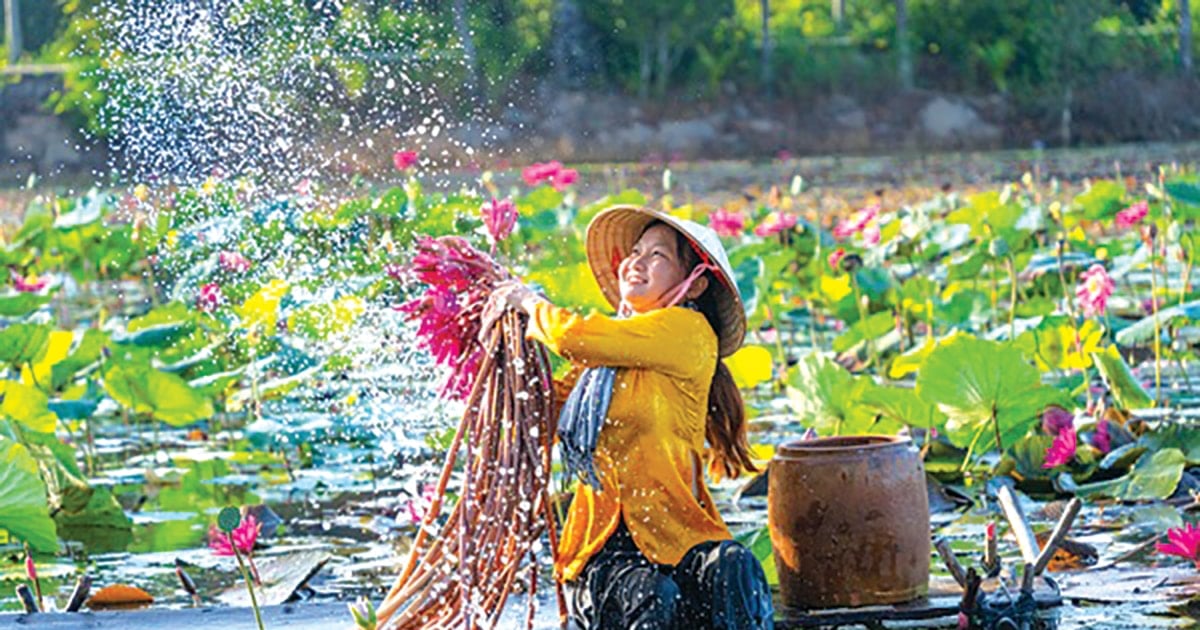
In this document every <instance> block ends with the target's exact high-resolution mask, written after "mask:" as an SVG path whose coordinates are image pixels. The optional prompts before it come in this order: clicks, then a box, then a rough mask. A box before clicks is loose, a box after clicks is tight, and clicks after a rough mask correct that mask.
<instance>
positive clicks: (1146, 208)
mask: <svg viewBox="0 0 1200 630" xmlns="http://www.w3.org/2000/svg"><path fill="white" fill-rule="evenodd" d="M1149 212H1150V204H1148V203H1146V201H1145V200H1142V201H1139V202H1137V203H1135V204H1133V205H1132V206H1129V207H1128V208H1125V209H1124V210H1122V211H1120V212H1118V213H1117V218H1116V221H1114V223H1115V224H1116V226H1117V229H1118V230H1127V229H1129V228H1131V227H1133V226H1135V225H1137V224H1139V223H1141V222H1142V219H1145V218H1146V214H1148V213H1149Z"/></svg>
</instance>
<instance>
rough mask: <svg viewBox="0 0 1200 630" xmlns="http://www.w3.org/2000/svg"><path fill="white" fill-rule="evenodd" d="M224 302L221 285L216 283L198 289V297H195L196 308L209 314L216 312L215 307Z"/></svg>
mask: <svg viewBox="0 0 1200 630" xmlns="http://www.w3.org/2000/svg"><path fill="white" fill-rule="evenodd" d="M224 302H225V295H224V294H222V293H221V285H219V284H217V283H216V282H210V283H208V284H206V285H204V286H202V287H200V295H198V296H196V308H199V309H200V310H202V311H204V312H205V313H211V312H213V311H215V310H217V307H218V306H220V305H221V304H223V303H224Z"/></svg>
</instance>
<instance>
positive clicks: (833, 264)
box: [828, 247, 846, 271]
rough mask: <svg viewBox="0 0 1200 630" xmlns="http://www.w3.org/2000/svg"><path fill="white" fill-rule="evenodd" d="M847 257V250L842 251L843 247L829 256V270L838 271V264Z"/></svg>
mask: <svg viewBox="0 0 1200 630" xmlns="http://www.w3.org/2000/svg"><path fill="white" fill-rule="evenodd" d="M845 256H846V250H844V249H842V248H841V247H839V248H837V249H835V250H833V253H831V254H829V258H828V261H829V268H830V269H832V270H834V271H837V270H838V263H840V262H842V258H843V257H845Z"/></svg>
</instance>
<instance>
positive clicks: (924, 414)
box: [861, 387, 946, 429]
mask: <svg viewBox="0 0 1200 630" xmlns="http://www.w3.org/2000/svg"><path fill="white" fill-rule="evenodd" d="M861 403H862V404H863V405H866V406H868V407H871V408H873V410H874V411H875V413H876V414H878V415H880V416H882V417H883V418H886V419H888V420H890V421H891V423H892V426H893V427H895V428H896V429H898V428H899V427H901V426H905V425H907V426H913V427H921V428H925V429H928V428H931V427H932V428H938V427H941V426H942V425H943V424H945V422H946V414H944V413H942V412H941V411H939V410H938V408H937V407H936V406H934V405H932V404H930V403H929V402H928V401H926V400H924V399H922V398H921V397H920V396H917V392H916V391H915V390H912V389H906V388H903V387H872V388H870V389H868V390H867V391H866V392H864V393H863V396H862V399H861ZM876 428H878V425H877V427H876Z"/></svg>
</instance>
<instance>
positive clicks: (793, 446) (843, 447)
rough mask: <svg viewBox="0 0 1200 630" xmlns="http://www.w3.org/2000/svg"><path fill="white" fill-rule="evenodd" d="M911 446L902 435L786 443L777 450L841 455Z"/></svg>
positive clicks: (797, 453)
mask: <svg viewBox="0 0 1200 630" xmlns="http://www.w3.org/2000/svg"><path fill="white" fill-rule="evenodd" d="M911 444H912V438H909V437H907V436H902V435H870V434H868V435H839V436H832V437H822V438H815V439H811V440H793V441H791V442H784V443H783V444H780V445H779V448H778V449H776V453H777V455H797V456H812V455H841V454H846V453H853V452H856V451H875V450H881V449H885V448H896V447H900V448H905V447H908V446H910V445H911Z"/></svg>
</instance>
